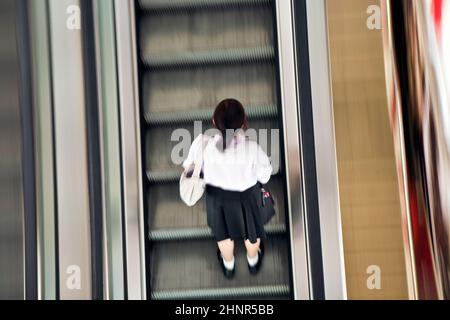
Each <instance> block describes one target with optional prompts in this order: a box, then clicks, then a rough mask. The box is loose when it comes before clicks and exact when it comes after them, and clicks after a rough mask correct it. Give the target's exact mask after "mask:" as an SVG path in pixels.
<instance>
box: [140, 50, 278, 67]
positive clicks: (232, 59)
mask: <svg viewBox="0 0 450 320" xmlns="http://www.w3.org/2000/svg"><path fill="white" fill-rule="evenodd" d="M274 59H275V50H274V48H273V47H270V46H266V47H257V48H236V49H222V50H213V51H200V52H184V53H179V54H166V55H155V56H153V55H150V56H144V57H143V58H142V60H143V63H144V65H145V66H146V67H147V68H149V69H169V68H182V67H193V66H207V65H226V64H236V63H252V62H253V63H254V62H267V61H273V60H274Z"/></svg>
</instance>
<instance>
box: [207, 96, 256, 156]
mask: <svg viewBox="0 0 450 320" xmlns="http://www.w3.org/2000/svg"><path fill="white" fill-rule="evenodd" d="M213 120H214V126H215V127H216V128H217V129H218V130H219V131H220V133H221V134H222V141H223V145H222V147H223V149H224V150H225V148H226V147H227V146H228V145H229V143H230V141H231V139H229V138H230V137H229V136H228V135H227V134H226V132H227V130H229V129H233V130H238V129H243V130H247V126H248V123H247V116H246V115H245V109H244V107H243V106H242V104H241V103H240V102H239V101H238V100H236V99H225V100H222V101H221V102H220V103H219V104H218V105H217V107H216V110H214V114H213Z"/></svg>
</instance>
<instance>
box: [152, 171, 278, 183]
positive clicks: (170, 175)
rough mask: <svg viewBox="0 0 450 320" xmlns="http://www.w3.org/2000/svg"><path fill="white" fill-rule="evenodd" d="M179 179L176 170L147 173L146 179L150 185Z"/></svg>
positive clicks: (178, 172)
mask: <svg viewBox="0 0 450 320" xmlns="http://www.w3.org/2000/svg"><path fill="white" fill-rule="evenodd" d="M277 174H278V173H277ZM180 177H181V172H180V171H176V170H167V171H147V179H148V182H149V183H151V184H168V183H176V182H178V181H179V180H180Z"/></svg>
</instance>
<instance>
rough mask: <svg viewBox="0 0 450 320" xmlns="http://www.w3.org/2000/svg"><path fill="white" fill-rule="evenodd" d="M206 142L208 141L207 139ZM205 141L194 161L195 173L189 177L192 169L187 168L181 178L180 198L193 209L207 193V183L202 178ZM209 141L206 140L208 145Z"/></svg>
mask: <svg viewBox="0 0 450 320" xmlns="http://www.w3.org/2000/svg"><path fill="white" fill-rule="evenodd" d="M205 140H206V139H205ZM205 140H203V141H202V149H201V152H199V153H198V154H197V155H196V157H195V160H194V171H193V172H192V175H191V176H190V177H188V173H190V172H191V170H192V167H191V168H187V169H186V170H184V171H183V173H182V174H181V177H180V197H181V200H183V202H184V203H186V204H187V205H188V206H189V207H192V206H193V205H195V204H196V203H197V201H198V200H200V198H201V197H202V196H203V193H204V192H205V181H204V180H203V178H201V177H200V172H201V170H202V166H203V151H204V150H205V147H206V146H205ZM207 143H208V140H206V144H207Z"/></svg>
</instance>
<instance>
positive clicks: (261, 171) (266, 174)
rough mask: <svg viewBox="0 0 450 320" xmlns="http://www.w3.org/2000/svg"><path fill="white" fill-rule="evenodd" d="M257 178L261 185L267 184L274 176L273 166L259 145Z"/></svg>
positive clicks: (256, 167)
mask: <svg viewBox="0 0 450 320" xmlns="http://www.w3.org/2000/svg"><path fill="white" fill-rule="evenodd" d="M255 169H256V176H257V178H258V181H259V182H261V183H263V184H264V183H267V182H269V180H270V176H271V175H272V170H273V169H272V164H271V163H270V159H269V157H268V156H267V154H266V153H265V152H264V150H263V149H262V148H261V146H259V145H258V148H257V152H256V162H255Z"/></svg>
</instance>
